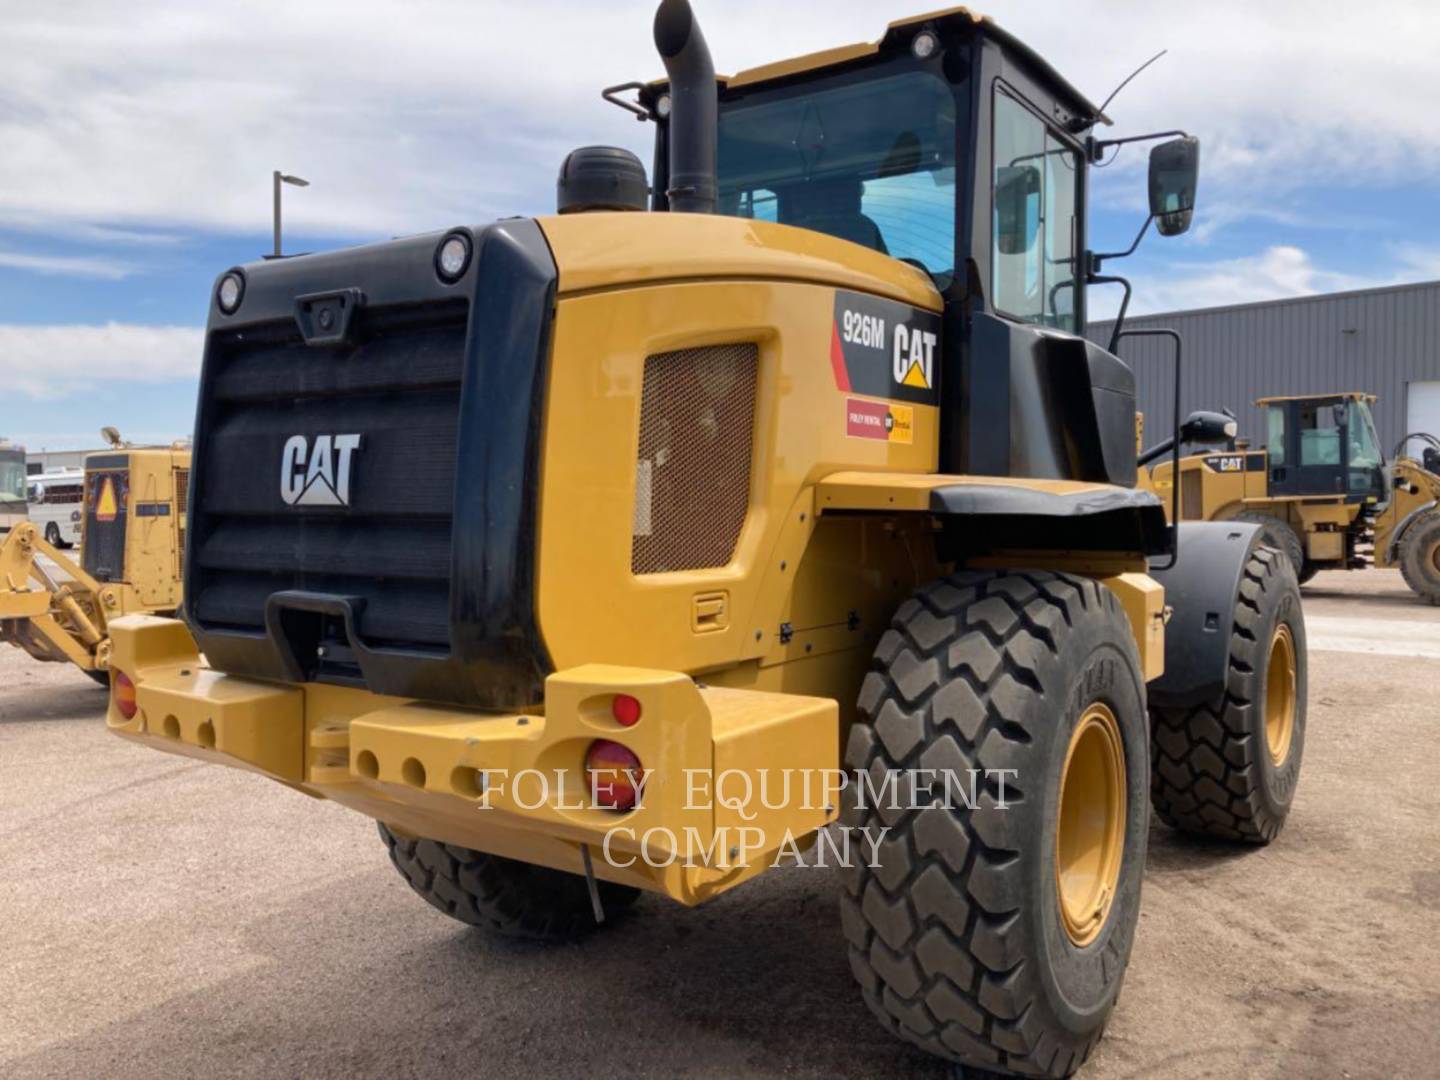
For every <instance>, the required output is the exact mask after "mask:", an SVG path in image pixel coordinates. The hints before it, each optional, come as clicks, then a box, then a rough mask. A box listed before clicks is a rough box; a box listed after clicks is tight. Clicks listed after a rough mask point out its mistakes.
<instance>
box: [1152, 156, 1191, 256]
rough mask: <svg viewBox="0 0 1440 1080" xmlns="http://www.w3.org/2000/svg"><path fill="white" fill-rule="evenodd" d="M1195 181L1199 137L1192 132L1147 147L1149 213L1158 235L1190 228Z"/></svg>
mask: <svg viewBox="0 0 1440 1080" xmlns="http://www.w3.org/2000/svg"><path fill="white" fill-rule="evenodd" d="M1199 181H1200V140H1199V139H1197V138H1195V137H1194V136H1193V135H1187V136H1185V137H1184V138H1183V139H1172V140H1170V141H1169V142H1165V143H1161V144H1160V145H1159V146H1157V147H1155V148H1154V149H1153V150H1151V151H1150V213H1151V215H1153V216H1154V218H1155V230H1156V231H1157V232H1158V233H1159V234H1160V235H1161V236H1179V235H1180V234H1181V233H1183V232H1185V231H1186V230H1188V229H1189V228H1190V219H1191V218H1192V217H1194V215H1195V187H1196V185H1197V184H1198V183H1199Z"/></svg>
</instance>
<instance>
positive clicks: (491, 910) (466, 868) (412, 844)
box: [377, 823, 640, 941]
mask: <svg viewBox="0 0 1440 1080" xmlns="http://www.w3.org/2000/svg"><path fill="white" fill-rule="evenodd" d="M377 824H379V825H380V839H382V840H384V841H385V846H386V847H387V848H389V849H390V861H391V862H393V863H394V864H395V869H397V870H399V871H400V875H401V876H402V877H403V878H404V879H405V880H406V882H407V883H408V884H409V885H410V887H411V888H412V889H414V890H415V891H416V892H417V893H419V894H420V895H421V896H422V897H424V898H425V902H426V903H428V904H429V905H430V906H431V907H434V908H437V909H439V910H440V911H443V912H444V913H445V914H446V915H449V916H450V917H451V918H452V919H459V920H460V921H461V922H463V923H468V924H469V925H470V926H478V927H482V928H483V929H486V930H491V931H494V932H495V933H498V934H503V935H504V936H506V937H517V938H529V939H531V940H539V941H572V940H575V939H577V938H581V937H584V936H585V935H587V934H589V933H591V932H592V931H594V930H595V929H596V927H597V924H596V922H595V915H594V912H593V910H592V908H591V906H590V891H589V889H588V888H587V887H586V885H585V879H584V878H583V877H580V876H579V875H578V874H567V873H565V872H564V871H561V870H552V869H550V868H549V867H546V866H534V865H532V864H530V863H523V862H518V861H516V860H514V859H503V858H501V857H500V856H498V855H487V854H485V853H484V852H480V851H472V850H470V849H469V848H463V847H458V846H456V845H455V844H442V843H440V842H439V841H436V840H426V839H424V838H423V837H408V836H405V835H403V834H400V833H396V832H393V831H392V830H391V829H390V828H389V827H387V826H386V825H385V824H383V823H377ZM597 884H598V885H599V888H600V900H601V903H602V904H603V905H604V908H605V925H607V926H608V925H609V924H610V922H611V920H612V919H614V918H616V917H618V916H620V915H622V914H624V913H625V912H626V911H628V910H629V908H630V905H631V904H633V903H634V902H635V898H636V897H637V896H639V895H640V891H639V890H638V889H633V888H630V887H629V886H627V885H616V884H615V883H613V882H609V881H601V882H598V883H597Z"/></svg>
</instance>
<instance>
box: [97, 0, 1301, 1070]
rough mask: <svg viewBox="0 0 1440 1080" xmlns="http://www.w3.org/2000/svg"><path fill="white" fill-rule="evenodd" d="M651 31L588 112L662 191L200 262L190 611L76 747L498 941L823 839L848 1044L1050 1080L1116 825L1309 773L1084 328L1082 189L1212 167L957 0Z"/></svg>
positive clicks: (1085, 987) (611, 174)
mask: <svg viewBox="0 0 1440 1080" xmlns="http://www.w3.org/2000/svg"><path fill="white" fill-rule="evenodd" d="M654 35H655V42H656V46H657V48H658V51H659V53H660V55H661V59H662V61H663V63H664V66H665V68H666V77H665V78H664V79H663V80H659V81H655V82H648V83H630V84H625V85H622V86H617V87H611V88H609V89H607V90H606V91H605V94H606V97H607V98H609V99H610V100H612V101H615V102H617V103H619V104H621V105H622V106H623V107H625V108H627V109H629V110H630V111H631V112H633V113H634V114H635V115H636V116H637V117H638V118H639V119H640V120H641V121H644V122H647V123H650V124H652V125H653V130H654V133H655V156H654V164H653V175H652V176H651V177H650V178H648V179H647V177H646V175H645V169H644V168H643V166H642V165H641V163H640V162H639V160H638V159H636V158H635V157H634V156H633V155H631V154H628V153H627V152H625V151H622V150H616V149H612V148H604V147H587V148H584V149H581V150H577V151H575V152H574V153H572V154H571V155H570V156H569V157H568V158H567V159H566V160H565V162H564V165H563V167H562V170H561V174H560V178H559V182H558V185H557V194H558V203H559V205H558V212H557V213H556V214H554V215H552V216H543V217H538V218H509V219H505V220H502V221H499V222H496V223H494V224H489V225H479V226H469V225H464V226H457V227H454V228H450V229H446V230H442V231H439V232H435V233H431V234H427V235H422V236H414V237H409V238H405V239H399V240H393V241H389V242H385V243H378V244H372V245H368V246H364V247H359V248H352V249H348V250H343V251H334V252H327V253H319V254H312V255H306V256H299V257H294V258H288V259H272V260H266V261H264V262H256V263H252V264H248V265H245V266H238V267H234V268H232V269H230V270H227V271H225V272H224V273H223V274H222V275H220V277H219V278H218V279H217V281H216V284H215V288H214V292H213V296H212V301H211V307H210V312H209V322H208V330H207V342H206V349H205V358H204V364H203V370H202V375H201V388H200V394H199V405H198V412H197V419H196V430H195V440H196V441H195V469H194V472H193V473H192V478H191V485H192V488H191V503H190V505H191V513H192V517H191V528H190V534H189V541H188V545H189V546H188V554H187V558H186V572H185V603H184V612H183V614H184V621H183V622H182V621H179V620H173V619H162V618H154V617H145V616H137V617H133V618H127V619H123V620H121V621H120V622H119V623H117V624H115V626H114V635H115V651H114V656H113V660H112V671H113V672H114V678H113V691H112V696H111V702H110V708H109V711H108V719H107V722H108V724H109V727H110V728H111V730H112V731H114V732H115V733H116V734H118V735H121V736H123V737H125V738H128V739H133V740H136V741H138V742H141V743H144V744H146V745H149V746H151V747H154V748H157V749H160V750H166V751H171V752H174V753H179V754H185V755H189V756H192V757H195V758H199V759H203V760H208V761H213V762H217V763H221V764H227V765H231V766H237V767H240V768H245V769H250V770H253V771H258V772H260V773H263V774H265V775H268V776H270V777H272V778H273V779H275V780H277V781H280V782H281V783H283V784H285V785H286V786H289V787H292V788H298V789H300V790H301V791H304V792H306V793H309V794H311V795H316V796H321V797H324V798H329V799H333V800H335V801H337V802H339V803H341V804H343V805H345V806H348V807H350V808H352V809H354V810H357V811H359V812H360V813H362V814H365V815H368V816H369V817H372V818H374V819H376V821H377V822H378V823H379V831H380V835H381V837H382V839H383V840H384V843H385V844H386V846H387V848H388V849H389V854H390V857H391V859H392V860H393V862H394V865H395V867H396V868H397V869H398V870H399V872H400V873H401V874H402V875H403V876H404V878H405V880H406V881H407V882H408V883H409V885H410V886H411V887H412V888H413V889H414V890H415V891H416V892H418V893H419V894H420V895H421V896H422V897H424V898H425V899H426V900H427V901H429V902H430V903H431V904H433V905H434V906H435V907H436V908H438V909H439V910H441V911H443V912H444V913H446V914H448V915H451V916H453V917H454V918H456V919H459V920H461V921H463V922H466V923H470V924H473V925H475V926H479V927H483V928H486V929H488V930H491V931H495V932H499V933H506V934H518V935H526V936H532V937H547V938H565V937H576V936H579V935H582V934H584V933H587V932H589V931H592V930H594V929H595V928H596V926H597V925H599V924H600V923H601V922H602V921H603V922H604V923H606V924H609V923H613V922H616V921H617V920H618V917H619V916H621V915H623V914H625V913H626V910H627V909H629V908H631V907H632V905H633V903H634V901H635V900H636V898H637V896H638V895H639V894H640V893H642V892H648V893H654V894H659V895H661V896H665V897H668V898H670V899H672V900H675V901H678V902H680V903H682V904H687V905H694V904H699V903H702V902H704V901H707V900H709V899H711V898H713V897H715V896H718V895H720V894H722V893H724V892H726V891H728V890H730V889H732V888H735V887H738V886H740V885H742V884H743V883H745V882H747V881H749V880H750V879H752V878H754V877H756V876H757V875H759V874H761V873H762V872H763V871H764V870H766V869H767V868H769V867H772V866H774V865H776V864H777V863H778V864H784V865H796V864H802V863H803V864H804V865H809V866H813V865H814V860H812V861H811V862H808V863H807V862H805V860H806V858H807V857H808V856H811V855H813V854H814V853H815V852H817V851H820V852H822V853H824V854H827V856H828V853H829V852H830V851H831V850H832V849H834V848H836V847H837V846H843V844H842V843H841V841H842V840H843V839H845V838H855V837H859V838H861V839H862V840H866V841H868V843H857V844H854V845H852V846H851V848H850V854H851V856H852V857H850V858H849V859H847V860H845V862H846V868H845V870H844V871H843V880H844V884H843V889H842V890H841V897H840V908H841V911H840V915H841V919H842V923H843V926H844V932H845V936H846V938H847V940H848V949H849V957H850V963H851V967H852V969H853V971H854V973H855V977H856V979H857V980H858V982H859V984H860V990H861V993H862V994H863V996H864V998H865V1000H866V1002H867V1003H868V1004H869V1006H870V1008H871V1009H872V1010H873V1011H874V1013H875V1015H876V1016H877V1017H878V1018H879V1019H880V1021H881V1022H882V1023H883V1024H884V1025H885V1026H886V1027H887V1028H889V1029H890V1030H891V1031H892V1032H894V1033H895V1034H896V1035H897V1036H900V1037H901V1038H904V1039H908V1040H910V1041H911V1042H914V1043H916V1044H917V1045H919V1046H922V1047H924V1048H925V1049H927V1050H928V1051H930V1052H932V1053H934V1054H938V1055H940V1056H942V1057H945V1058H948V1059H951V1060H953V1061H958V1062H962V1063H967V1064H970V1065H976V1066H983V1067H985V1068H987V1069H990V1070H994V1071H998V1072H1014V1073H1023V1074H1026V1075H1044V1076H1065V1075H1069V1074H1070V1073H1071V1072H1073V1071H1074V1070H1075V1069H1077V1068H1078V1067H1079V1066H1080V1065H1081V1063H1083V1062H1084V1060H1085V1059H1086V1057H1087V1056H1088V1055H1089V1053H1090V1052H1091V1050H1092V1049H1093V1047H1094V1045H1095V1043H1096V1042H1097V1040H1098V1039H1099V1037H1100V1034H1101V1031H1102V1029H1103V1028H1104V1026H1105V1023H1106V1020H1107V1018H1108V1017H1109V1015H1110V1013H1111V1010H1112V1009H1113V1007H1114V1004H1115V1001H1116V997H1117V995H1118V993H1119V989H1120V984H1121V980H1122V977H1123V974H1124V971H1125V967H1126V963H1127V961H1128V958H1129V954H1130V948H1131V944H1132V942H1133V940H1134V935H1135V930H1136V927H1137V924H1138V918H1139V904H1140V888H1141V877H1142V873H1143V869H1144V862H1145V849H1146V839H1147V831H1148V825H1149V821H1150V812H1151V803H1152V801H1153V806H1154V809H1155V811H1156V812H1157V813H1158V814H1159V815H1160V816H1161V817H1162V818H1163V819H1164V820H1165V821H1167V822H1169V823H1170V824H1171V825H1173V826H1175V827H1176V828H1180V829H1184V830H1188V831H1193V832H1198V833H1206V834H1210V835H1214V836H1221V837H1224V838H1227V839H1230V840H1236V841H1241V842H1255V843H1264V842H1267V841H1270V840H1272V839H1273V838H1274V837H1275V836H1276V834H1277V833H1278V832H1279V831H1280V829H1281V826H1282V824H1283V823H1284V821H1285V818H1286V815H1287V813H1288V812H1289V810H1290V807H1291V803H1292V799H1293V797H1294V792H1295V788H1296V780H1297V777H1298V773H1299V768H1300V761H1301V757H1302V751H1303V746H1304V736H1305V705H1306V698H1305V695H1306V650H1305V629H1304V623H1303V621H1302V618H1301V610H1300V601H1299V593H1298V589H1297V586H1296V583H1295V576H1294V571H1293V569H1292V568H1291V567H1290V565H1289V563H1288V562H1286V561H1285V559H1284V558H1283V557H1281V556H1280V555H1279V554H1278V553H1276V552H1274V551H1273V550H1271V549H1268V548H1266V547H1264V546H1263V545H1261V544H1259V543H1258V539H1257V533H1258V530H1257V529H1256V527H1255V526H1254V525H1243V524H1232V523H1226V524H1190V523H1186V524H1183V525H1180V526H1178V527H1176V528H1169V527H1167V525H1166V521H1165V512H1164V509H1163V508H1162V506H1161V504H1160V501H1159V499H1158V498H1157V497H1156V495H1155V494H1154V493H1153V492H1149V491H1144V490H1140V489H1138V488H1137V486H1136V446H1135V391H1134V375H1133V373H1132V371H1131V369H1130V368H1129V367H1128V366H1127V365H1126V364H1125V363H1124V362H1123V361H1122V360H1120V359H1119V358H1118V357H1117V356H1116V355H1115V351H1114V349H1109V350H1107V349H1103V348H1101V347H1099V346H1098V345H1095V344H1093V343H1091V342H1088V341H1087V340H1086V339H1085V338H1084V337H1083V336H1081V333H1080V331H1081V330H1082V329H1083V328H1084V325H1085V317H1086V305H1087V295H1088V290H1089V288H1090V287H1091V286H1094V285H1097V284H1107V283H1112V282H1118V281H1120V279H1119V278H1117V277H1116V276H1115V275H1113V274H1110V273H1102V272H1101V270H1102V264H1108V262H1109V261H1110V260H1111V259H1112V258H1114V256H1109V255H1101V254H1096V253H1094V252H1093V251H1092V250H1091V249H1090V248H1089V247H1088V246H1087V241H1088V239H1089V238H1088V226H1087V221H1086V214H1085V207H1086V192H1087V188H1086V180H1085V178H1086V173H1087V169H1088V167H1089V166H1090V165H1091V164H1092V163H1094V162H1096V161H1099V160H1101V159H1102V158H1109V157H1110V156H1111V155H1113V154H1114V153H1116V152H1118V151H1119V150H1121V149H1122V144H1128V143H1134V142H1140V141H1142V140H1143V139H1146V138H1148V139H1150V140H1151V141H1155V140H1158V139H1161V138H1163V139H1166V140H1167V141H1165V142H1163V143H1161V144H1160V145H1158V146H1156V147H1154V148H1153V149H1152V151H1151V156H1150V178H1149V183H1150V196H1151V199H1150V207H1151V215H1150V217H1149V219H1148V220H1147V221H1146V223H1145V224H1146V228H1147V229H1148V227H1149V226H1150V225H1151V224H1152V223H1153V224H1155V225H1156V226H1157V227H1158V231H1159V232H1160V233H1162V234H1166V235H1174V234H1177V233H1180V232H1183V231H1184V230H1185V228H1186V227H1188V224H1189V222H1190V218H1191V214H1192V212H1193V203H1194V191H1195V186H1196V176H1197V169H1198V144H1197V143H1196V142H1195V140H1194V139H1192V138H1189V137H1187V136H1181V137H1179V138H1178V139H1177V138H1171V137H1170V136H1171V135H1173V134H1174V133H1167V134H1166V135H1164V136H1134V137H1130V138H1127V139H1104V138H1101V137H1100V134H1099V131H1100V129H1101V128H1102V127H1103V126H1104V125H1106V124H1108V123H1109V120H1108V119H1107V118H1106V117H1105V115H1104V114H1103V112H1102V110H1101V109H1100V108H1098V107H1096V106H1095V105H1093V104H1092V103H1091V102H1090V101H1089V100H1088V99H1087V98H1085V97H1084V96H1083V95H1082V94H1081V93H1080V92H1079V91H1077V90H1076V89H1075V88H1074V87H1072V86H1071V85H1070V84H1069V83H1068V82H1066V81H1065V80H1064V79H1063V78H1061V76H1060V75H1058V74H1057V73H1056V72H1055V71H1054V70H1053V69H1052V68H1051V67H1050V66H1049V65H1048V64H1047V63H1046V62H1045V61H1043V60H1042V59H1040V57H1038V56H1037V55H1036V54H1035V53H1034V52H1033V51H1031V50H1030V49H1029V48H1028V47H1027V46H1025V45H1024V44H1023V43H1022V42H1020V41H1019V40H1017V39H1016V38H1014V37H1013V36H1011V35H1010V34H1008V33H1006V32H1005V31H1004V30H1002V29H1000V28H999V27H997V26H996V25H995V24H994V23H993V22H991V21H990V20H988V19H985V18H982V17H979V16H976V15H972V14H970V13H968V12H966V11H963V10H958V9H955V10H951V11H947V12H942V13H939V14H936V15H929V16H919V17H916V18H912V19H905V20H902V21H899V22H895V23H892V24H891V25H890V26H889V27H888V28H887V29H886V30H885V32H884V34H883V35H882V36H881V37H880V39H879V40H878V41H876V42H873V43H870V44H861V45H854V46H847V47H844V48H840V49H833V50H829V51H826V52H822V53H818V54H815V55H811V56H804V57H800V58H798V59H793V60H787V61H782V62H780V63H777V64H772V65H769V66H767V67H762V68H757V69H754V70H750V71H745V72H741V73H739V74H737V75H730V76H717V75H716V74H715V70H714V67H713V65H712V62H711V59H710V55H709V52H708V50H707V48H706V45H705V41H704V37H703V35H702V34H701V32H700V29H699V26H698V24H697V22H696V20H695V16H694V13H693V12H692V10H691V8H690V6H689V4H688V3H686V2H685V0H664V2H663V3H662V4H661V5H660V7H659V10H658V12H657V15H656V18H655V23H654ZM1142 232H1143V230H1142ZM1125 288H1126V289H1127V290H1128V286H1125ZM1118 340H1120V339H1117V341H1118ZM187 625H188V628H189V629H188V631H187ZM191 631H193V634H194V639H193V640H192V638H191V633H190V632H191ZM197 646H198V651H197ZM200 654H203V656H204V659H203V660H202V659H201V655H200ZM1152 727H1153V730H1154V735H1153V739H1154V748H1153V753H1152ZM785 784H788V787H787V786H783V785H785ZM745 791H749V792H750V793H751V796H752V797H750V798H746V797H745V796H744V795H743V792H745ZM296 811H297V812H303V811H301V804H298V803H297V804H296ZM836 823H838V828H837V829H831V828H829V826H831V825H832V824H836ZM279 857H282V858H283V853H282V854H281V855H280V856H279ZM826 861H827V862H830V863H831V865H833V861H831V860H829V859H828V858H827V860H826ZM196 887H197V888H199V887H202V883H201V882H198V881H197V882H196ZM642 911H643V909H642ZM633 932H634V933H635V934H636V939H637V941H643V938H644V934H645V930H644V927H643V925H641V926H638V927H636V928H635V929H634V931H633ZM640 949H641V950H643V945H641V946H640ZM755 959H756V960H757V962H758V958H755ZM742 961H743V958H742Z"/></svg>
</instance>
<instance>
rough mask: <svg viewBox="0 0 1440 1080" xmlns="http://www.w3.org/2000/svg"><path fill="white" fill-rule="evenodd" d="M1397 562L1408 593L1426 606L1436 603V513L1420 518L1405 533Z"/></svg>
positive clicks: (1439, 538)
mask: <svg viewBox="0 0 1440 1080" xmlns="http://www.w3.org/2000/svg"><path fill="white" fill-rule="evenodd" d="M1397 561H1398V562H1399V563H1400V574H1401V576H1402V577H1403V578H1404V579H1405V584H1406V585H1409V586H1410V591H1411V592H1413V593H1414V594H1415V595H1416V596H1418V597H1420V599H1422V600H1425V601H1427V602H1428V603H1431V604H1440V511H1435V510H1432V511H1430V512H1429V513H1428V514H1423V515H1421V517H1420V519H1419V520H1418V521H1416V522H1415V523H1414V524H1412V525H1411V526H1410V527H1409V528H1408V529H1406V530H1405V535H1404V536H1403V537H1402V538H1401V540H1400V558H1399V559H1398V560H1397Z"/></svg>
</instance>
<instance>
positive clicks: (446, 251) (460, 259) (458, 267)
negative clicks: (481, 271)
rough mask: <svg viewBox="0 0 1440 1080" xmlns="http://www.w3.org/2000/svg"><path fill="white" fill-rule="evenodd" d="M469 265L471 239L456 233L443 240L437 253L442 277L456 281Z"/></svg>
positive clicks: (438, 267) (436, 258)
mask: <svg viewBox="0 0 1440 1080" xmlns="http://www.w3.org/2000/svg"><path fill="white" fill-rule="evenodd" d="M469 265H470V241H469V240H468V239H467V238H466V237H464V236H462V235H460V234H459V233H455V234H454V235H453V236H447V237H446V238H445V239H444V240H443V241H441V243H440V250H439V251H437V252H436V253H435V266H436V268H437V269H438V270H439V271H440V276H441V277H442V278H444V279H445V280H446V281H455V280H456V279H458V278H459V277H460V275H461V274H463V273H465V268H466V267H467V266H469Z"/></svg>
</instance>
